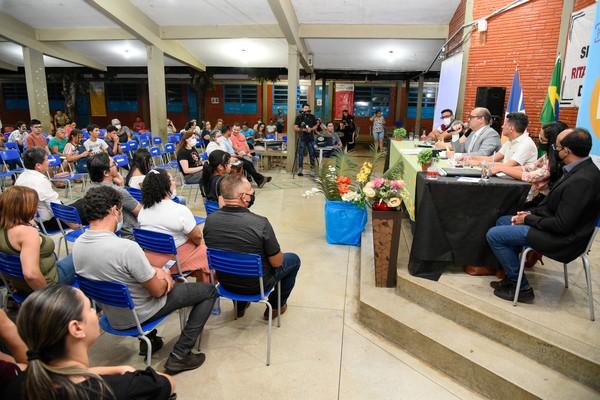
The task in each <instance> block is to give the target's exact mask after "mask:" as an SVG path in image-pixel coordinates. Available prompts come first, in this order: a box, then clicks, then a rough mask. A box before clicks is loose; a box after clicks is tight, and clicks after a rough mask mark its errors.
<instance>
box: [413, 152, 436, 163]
mask: <svg viewBox="0 0 600 400" xmlns="http://www.w3.org/2000/svg"><path fill="white" fill-rule="evenodd" d="M432 160H433V151H431V149H423V150H421V152H420V153H419V154H417V162H418V163H419V164H420V165H427V164H429V163H430V162H431V161H432Z"/></svg>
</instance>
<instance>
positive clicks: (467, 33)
mask: <svg viewBox="0 0 600 400" xmlns="http://www.w3.org/2000/svg"><path fill="white" fill-rule="evenodd" d="M474 1H475V0H466V2H465V22H464V23H465V24H468V23H470V22H472V21H473V2H474ZM462 37H463V39H465V37H466V39H465V40H464V41H463V45H462V52H463V59H462V69H461V73H460V85H459V86H458V100H457V102H456V113H454V115H455V116H456V118H457V119H461V120H463V121H466V119H464V118H462V116H463V114H464V113H465V109H464V108H465V92H466V90H467V69H468V68H469V49H470V48H471V28H466V29H463V36H462ZM470 111H471V110H467V112H470ZM436 117H437V116H436Z"/></svg>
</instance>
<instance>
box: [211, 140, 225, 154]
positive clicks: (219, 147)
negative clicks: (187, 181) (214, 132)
mask: <svg viewBox="0 0 600 400" xmlns="http://www.w3.org/2000/svg"><path fill="white" fill-rule="evenodd" d="M214 150H223V151H224V152H226V153H227V147H225V145H224V144H222V143H221V144H219V143H216V142H209V143H208V145H207V146H206V155H207V156H210V153H212V152H213V151H214Z"/></svg>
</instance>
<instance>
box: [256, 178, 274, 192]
mask: <svg viewBox="0 0 600 400" xmlns="http://www.w3.org/2000/svg"><path fill="white" fill-rule="evenodd" d="M271 179H273V178H271V177H270V176H265V177H263V180H262V181H260V184H259V185H258V187H259V188H260V189H262V188H263V187H264V186H265V185H266V184H267V183H268V182H271Z"/></svg>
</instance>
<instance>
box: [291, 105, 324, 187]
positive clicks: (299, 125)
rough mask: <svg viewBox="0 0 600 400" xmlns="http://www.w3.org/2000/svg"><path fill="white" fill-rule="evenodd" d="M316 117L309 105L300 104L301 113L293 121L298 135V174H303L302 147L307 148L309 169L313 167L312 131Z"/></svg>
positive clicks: (315, 127) (313, 146)
mask: <svg viewBox="0 0 600 400" xmlns="http://www.w3.org/2000/svg"><path fill="white" fill-rule="evenodd" d="M317 125H318V124H317V119H316V118H315V116H314V115H312V114H311V113H310V106H309V105H308V104H304V105H303V106H302V114H300V115H298V116H297V117H296V120H295V121H294V131H296V135H298V139H297V143H298V148H297V149H296V150H297V158H298V176H303V175H304V174H303V173H302V168H303V166H304V149H305V148H306V149H308V157H309V159H310V168H311V170H312V169H314V167H315V139H314V135H313V132H314V131H315V130H316V129H317Z"/></svg>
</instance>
